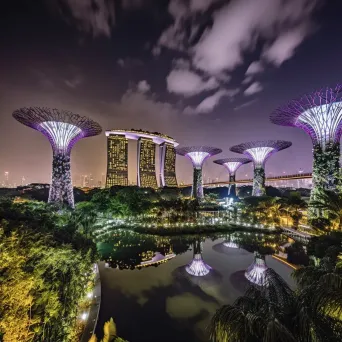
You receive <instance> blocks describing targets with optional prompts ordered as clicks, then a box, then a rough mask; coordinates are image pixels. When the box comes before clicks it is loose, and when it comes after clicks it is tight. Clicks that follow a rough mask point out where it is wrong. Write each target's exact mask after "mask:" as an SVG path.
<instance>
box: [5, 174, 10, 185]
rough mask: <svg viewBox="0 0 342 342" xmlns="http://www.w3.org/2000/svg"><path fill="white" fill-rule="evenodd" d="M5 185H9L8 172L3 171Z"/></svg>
mask: <svg viewBox="0 0 342 342" xmlns="http://www.w3.org/2000/svg"><path fill="white" fill-rule="evenodd" d="M5 187H6V188H8V187H9V172H8V171H5Z"/></svg>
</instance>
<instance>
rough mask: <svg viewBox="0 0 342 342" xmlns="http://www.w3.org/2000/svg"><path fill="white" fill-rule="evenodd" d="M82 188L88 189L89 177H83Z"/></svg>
mask: <svg viewBox="0 0 342 342" xmlns="http://www.w3.org/2000/svg"><path fill="white" fill-rule="evenodd" d="M83 187H84V188H88V187H89V176H88V175H85V176H84V178H83Z"/></svg>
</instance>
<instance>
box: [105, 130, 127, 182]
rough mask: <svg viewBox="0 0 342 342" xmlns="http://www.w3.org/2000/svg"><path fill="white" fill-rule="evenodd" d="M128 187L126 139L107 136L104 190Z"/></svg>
mask: <svg viewBox="0 0 342 342" xmlns="http://www.w3.org/2000/svg"><path fill="white" fill-rule="evenodd" d="M114 185H123V186H127V185H128V139H127V138H126V137H125V136H122V135H116V134H110V135H108V136H107V180H106V188H110V187H112V186H114Z"/></svg>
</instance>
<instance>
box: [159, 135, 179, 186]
mask: <svg viewBox="0 0 342 342" xmlns="http://www.w3.org/2000/svg"><path fill="white" fill-rule="evenodd" d="M159 146H160V150H159V151H160V156H159V158H160V186H168V187H176V186H177V178H176V151H175V147H174V145H173V144H170V143H167V142H164V143H162V144H160V145H159Z"/></svg>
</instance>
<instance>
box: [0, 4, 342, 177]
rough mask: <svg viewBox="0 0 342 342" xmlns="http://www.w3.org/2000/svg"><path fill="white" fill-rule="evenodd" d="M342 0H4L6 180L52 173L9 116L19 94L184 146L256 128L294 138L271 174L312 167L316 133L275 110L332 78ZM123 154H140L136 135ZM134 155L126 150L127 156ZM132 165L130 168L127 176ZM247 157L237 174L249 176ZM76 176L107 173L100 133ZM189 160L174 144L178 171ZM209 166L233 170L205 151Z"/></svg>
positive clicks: (37, 143) (255, 133)
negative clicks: (277, 120) (275, 119)
mask: <svg viewBox="0 0 342 342" xmlns="http://www.w3.org/2000/svg"><path fill="white" fill-rule="evenodd" d="M341 12H342V1H338V0H326V1H323V0H322V1H318V0H287V1H285V0H231V1H220V0H192V1H190V0H170V1H166V0H165V1H164V0H121V1H120V0H118V1H114V0H113V1H110V0H107V1H106V0H46V1H40V0H32V1H30V0H22V1H20V0H13V1H6V4H1V14H0V16H1V20H0V28H1V29H0V44H1V45H0V46H1V53H0V129H1V134H0V160H1V163H0V182H1V181H2V180H3V178H4V176H3V175H4V172H5V171H9V172H10V181H11V183H13V182H16V183H20V179H21V177H22V176H25V178H26V179H27V180H28V181H29V182H49V180H50V175H51V159H52V151H51V147H50V144H49V142H48V140H47V139H46V138H45V137H44V136H43V135H42V134H41V133H39V132H36V131H34V130H33V129H30V128H28V127H26V126H23V125H21V124H20V123H18V122H16V121H15V120H14V119H13V118H12V112H13V111H14V110H15V109H18V108H20V107H24V106H48V107H53V108H61V109H68V110H71V111H74V112H76V113H79V114H81V115H86V116H89V117H91V118H92V119H94V120H96V121H98V122H99V123H100V124H101V126H102V128H103V130H106V129H111V128H113V129H114V128H136V129H140V128H141V129H145V130H149V131H159V132H162V133H165V134H168V135H170V136H172V137H174V138H175V139H176V140H177V141H178V142H179V143H180V145H181V146H186V145H190V144H191V145H212V146H214V147H219V148H222V150H223V152H222V153H221V154H220V155H218V156H217V158H224V157H232V156H238V155H236V154H234V153H233V152H230V151H229V147H231V146H232V145H235V144H239V143H242V142H245V141H250V140H268V139H284V140H290V141H292V142H293V146H292V147H291V148H289V149H288V150H284V151H281V152H279V154H276V155H274V156H273V157H271V158H270V159H269V161H268V163H267V170H266V172H267V175H269V173H270V172H271V173H272V174H274V175H275V174H281V173H283V172H284V171H285V172H286V173H296V172H297V171H298V170H299V169H304V171H305V172H309V171H311V165H312V153H311V150H312V144H311V140H310V138H309V136H307V135H306V134H305V133H304V132H303V131H301V130H300V129H297V128H290V127H281V126H276V125H273V124H271V123H270V122H269V115H270V113H271V112H272V111H273V110H274V109H275V108H276V107H278V106H280V105H282V104H285V103H286V102H287V101H288V100H290V99H292V98H294V97H298V96H299V95H301V94H302V93H306V92H310V91H312V90H315V89H316V88H320V87H322V86H327V85H331V86H333V85H335V84H336V83H338V82H340V81H341V79H342V77H341V61H342V45H341V43H340V39H341V35H340V33H341V30H342V21H341V20H340V13H341ZM130 152H131V154H130V161H131V162H132V161H133V159H134V158H135V156H136V150H135V146H134V145H133V144H130ZM131 164H132V163H131ZM134 169H135V165H132V167H131V169H130V179H131V180H133V179H134V171H135V170H134ZM251 170H252V167H251V165H246V166H243V167H242V168H241V170H240V172H239V173H238V177H237V178H242V177H245V174H246V173H248V175H249V176H251V174H252V173H251ZM72 171H73V176H74V177H76V176H77V175H81V174H90V173H92V174H93V175H94V177H95V179H100V178H101V174H102V173H105V172H106V138H105V135H104V133H103V134H102V135H100V136H97V137H93V138H86V139H83V140H81V141H79V142H78V143H77V144H76V145H75V147H74V149H73V152H72ZM191 174H192V170H191V164H190V162H189V161H188V160H187V159H185V158H184V157H180V156H179V157H177V177H178V181H185V182H189V181H190V180H191ZM204 175H205V181H207V179H208V178H211V179H214V178H217V177H218V178H219V179H220V180H227V179H228V175H227V174H226V172H225V170H224V168H223V167H221V166H218V165H215V164H213V163H212V162H211V161H210V160H209V161H207V162H206V164H205V167H204Z"/></svg>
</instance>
